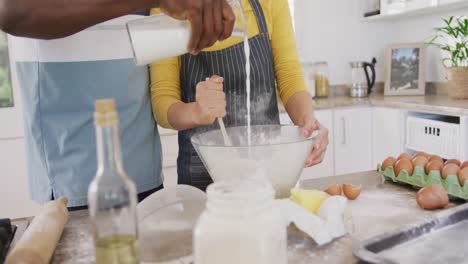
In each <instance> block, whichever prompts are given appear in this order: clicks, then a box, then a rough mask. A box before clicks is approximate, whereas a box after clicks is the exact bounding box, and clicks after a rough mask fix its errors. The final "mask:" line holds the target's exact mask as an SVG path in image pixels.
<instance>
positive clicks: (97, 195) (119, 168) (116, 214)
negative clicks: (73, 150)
mask: <svg viewBox="0 0 468 264" xmlns="http://www.w3.org/2000/svg"><path fill="white" fill-rule="evenodd" d="M118 121H119V118H118V114H117V111H116V108H115V102H114V101H113V100H98V101H97V102H96V112H95V113H94V124H95V127H96V145H97V160H98V163H97V173H96V176H95V178H94V180H93V181H92V182H91V185H90V186H89V191H88V204H89V213H90V217H91V221H92V224H93V235H94V244H95V249H96V263H97V264H101V263H105V264H117V263H118V264H133V263H139V257H138V240H137V217H136V204H137V192H136V187H135V184H134V183H133V181H132V179H131V178H130V177H129V176H128V175H127V173H126V172H125V170H124V168H123V164H122V157H121V150H120V138H119V129H118Z"/></svg>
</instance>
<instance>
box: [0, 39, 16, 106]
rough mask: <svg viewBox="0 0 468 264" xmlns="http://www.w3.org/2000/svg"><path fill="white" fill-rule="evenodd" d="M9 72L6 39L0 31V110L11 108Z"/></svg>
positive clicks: (11, 94) (11, 86)
mask: <svg viewBox="0 0 468 264" xmlns="http://www.w3.org/2000/svg"><path fill="white" fill-rule="evenodd" d="M11 80H12V78H11V71H10V57H9V52H8V39H7V36H6V34H5V33H4V32H2V31H0V108H6V107H13V106H14V99H13V85H12V81H11Z"/></svg>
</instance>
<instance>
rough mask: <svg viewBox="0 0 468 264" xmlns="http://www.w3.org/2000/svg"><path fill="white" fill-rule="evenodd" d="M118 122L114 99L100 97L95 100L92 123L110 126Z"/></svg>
mask: <svg viewBox="0 0 468 264" xmlns="http://www.w3.org/2000/svg"><path fill="white" fill-rule="evenodd" d="M118 123H119V117H118V115H117V110H116V107H115V101H114V99H102V100H97V101H96V111H95V112H94V124H95V125H96V126H99V127H111V126H115V125H117V124H118Z"/></svg>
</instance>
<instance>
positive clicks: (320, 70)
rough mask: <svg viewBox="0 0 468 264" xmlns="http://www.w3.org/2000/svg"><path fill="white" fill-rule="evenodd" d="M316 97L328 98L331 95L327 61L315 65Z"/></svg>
mask: <svg viewBox="0 0 468 264" xmlns="http://www.w3.org/2000/svg"><path fill="white" fill-rule="evenodd" d="M314 75H315V96H316V97H328V96H329V95H330V79H329V78H330V70H329V68H328V63H327V62H325V61H321V62H316V63H314Z"/></svg>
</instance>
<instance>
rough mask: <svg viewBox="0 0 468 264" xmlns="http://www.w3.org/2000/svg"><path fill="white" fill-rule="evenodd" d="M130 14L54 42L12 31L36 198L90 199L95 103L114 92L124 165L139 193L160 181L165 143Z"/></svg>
mask: <svg viewBox="0 0 468 264" xmlns="http://www.w3.org/2000/svg"><path fill="white" fill-rule="evenodd" d="M130 18H133V19H134V18H136V17H135V16H125V17H121V18H118V19H115V20H112V21H108V22H106V23H104V24H101V25H98V26H95V27H93V28H89V29H87V30H84V31H82V32H80V33H78V34H75V35H73V36H70V37H67V38H64V39H59V40H52V41H44V40H34V39H27V38H17V37H12V38H11V42H10V44H11V45H10V46H11V48H13V50H14V53H13V57H14V60H15V61H16V66H17V72H18V79H19V83H20V87H21V91H22V98H23V109H24V118H25V139H26V143H27V154H28V159H27V160H28V170H29V183H30V189H31V193H32V197H33V199H34V200H36V201H37V202H40V203H42V202H45V201H48V200H50V199H51V197H61V196H66V197H68V198H69V204H68V205H69V206H70V207H76V206H83V205H86V204H87V192H88V185H89V183H90V182H91V180H92V179H93V177H94V175H95V174H96V167H97V166H96V143H95V130H94V125H93V112H94V102H95V100H96V99H101V98H115V100H116V103H117V108H118V112H119V117H120V124H119V126H120V136H121V143H122V151H123V153H122V155H123V157H122V158H123V162H124V166H125V169H126V171H127V172H128V174H129V175H130V176H131V177H132V178H133V180H134V181H135V183H136V185H137V188H138V192H140V193H141V192H145V191H148V190H151V189H154V188H157V187H158V186H160V185H161V184H162V175H161V143H160V139H159V135H158V130H157V126H156V123H155V121H154V119H153V116H152V111H151V100H150V94H149V93H150V91H149V77H148V69H147V67H136V66H135V63H134V62H133V59H132V52H131V48H130V44H129V41H128V37H127V34H126V30H125V22H126V21H128V20H129V19H130Z"/></svg>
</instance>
